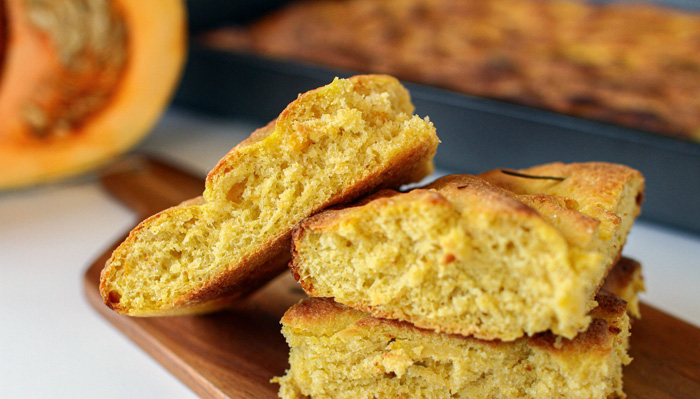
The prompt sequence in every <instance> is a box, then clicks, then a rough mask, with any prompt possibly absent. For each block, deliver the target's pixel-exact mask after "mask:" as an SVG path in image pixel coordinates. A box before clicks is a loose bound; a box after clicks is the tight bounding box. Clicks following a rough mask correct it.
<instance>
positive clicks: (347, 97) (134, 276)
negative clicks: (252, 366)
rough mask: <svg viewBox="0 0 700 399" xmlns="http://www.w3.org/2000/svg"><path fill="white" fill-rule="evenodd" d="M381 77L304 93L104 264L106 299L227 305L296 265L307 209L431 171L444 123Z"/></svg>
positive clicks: (148, 305)
mask: <svg viewBox="0 0 700 399" xmlns="http://www.w3.org/2000/svg"><path fill="white" fill-rule="evenodd" d="M413 110H414V108H413V105H412V103H411V100H410V97H409V93H408V91H407V90H406V89H405V88H404V87H403V86H402V85H401V84H400V83H399V82H398V81H397V80H396V79H394V78H392V77H389V76H382V75H367V76H356V77H353V78H350V79H336V80H334V81H333V83H331V84H329V85H327V86H324V87H321V88H319V89H316V90H312V91H309V92H307V93H305V94H302V95H300V96H299V98H298V99H296V100H295V101H294V102H292V103H291V104H290V105H289V106H288V107H287V108H286V109H285V110H284V112H282V114H280V116H279V117H278V118H277V120H276V121H273V122H271V123H270V124H268V125H267V126H265V127H263V128H261V129H258V130H257V131H255V132H253V134H252V135H251V137H250V138H248V139H247V140H245V141H243V142H242V143H241V144H239V145H237V146H236V147H234V148H233V149H232V150H231V151H230V152H229V153H228V154H227V155H226V156H224V157H223V158H222V159H221V161H220V162H219V163H218V164H217V165H216V167H215V168H214V169H213V170H212V171H211V172H210V173H209V175H208V176H207V180H206V189H205V191H204V194H203V197H201V198H199V199H195V200H193V201H188V202H186V203H183V204H181V205H179V206H176V207H173V208H170V209H168V210H165V211H163V212H161V213H159V214H157V215H154V216H152V217H150V218H148V219H146V220H145V221H143V222H142V223H140V224H139V225H138V226H137V227H136V228H135V229H134V230H133V231H132V232H131V234H129V236H128V238H127V239H126V240H125V241H124V242H123V243H122V244H121V245H120V246H119V247H118V248H117V249H116V250H115V251H114V253H113V254H112V257H111V258H110V259H109V261H108V262H107V264H106V266H105V268H104V270H103V271H102V276H101V282H100V292H101V294H102V296H103V298H104V301H105V304H106V305H107V306H109V307H111V308H112V309H114V310H116V311H117V312H120V313H125V314H129V315H137V316H162V315H177V314H188V313H195V312H204V311H210V310H214V309H217V308H219V307H221V306H223V305H224V304H226V303H228V302H230V301H231V300H232V299H235V298H238V297H241V296H243V295H246V294H248V293H250V292H252V291H253V290H255V289H256V288H258V287H259V286H261V285H262V284H264V283H265V282H267V281H268V280H270V279H271V278H272V277H274V276H275V275H277V274H279V273H280V272H282V271H283V270H285V268H286V265H287V263H288V261H289V245H290V234H291V231H292V229H293V227H294V225H295V224H296V223H297V222H299V221H300V220H301V219H303V218H305V217H307V216H309V215H311V214H313V213H316V212H318V211H320V210H322V209H323V208H325V207H327V206H330V205H333V204H337V203H342V202H346V201H351V200H353V199H355V198H358V197H360V196H362V195H365V194H368V193H369V192H371V191H373V190H375V189H378V188H386V187H399V186H400V185H402V184H405V183H409V182H414V181H417V180H420V179H421V178H423V177H424V176H426V175H427V174H429V173H431V171H432V157H433V155H434V154H435V150H436V147H437V144H438V138H437V136H436V134H435V128H434V127H433V125H432V124H431V123H430V122H429V121H428V120H427V119H421V118H419V117H418V116H415V115H413Z"/></svg>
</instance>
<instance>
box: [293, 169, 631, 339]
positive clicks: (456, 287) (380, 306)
mask: <svg viewBox="0 0 700 399" xmlns="http://www.w3.org/2000/svg"><path fill="white" fill-rule="evenodd" d="M544 170H545V171H546V172H548V173H549V172H551V173H554V172H560V173H559V174H558V175H557V176H559V177H565V179H564V180H563V181H559V180H553V181H547V182H544V183H542V182H540V181H539V180H537V181H536V182H535V183H531V181H533V179H527V178H523V177H519V178H518V179H522V180H524V182H522V183H520V184H521V186H522V187H520V188H521V189H520V190H518V191H515V192H513V191H509V190H506V189H505V188H504V187H505V186H506V182H507V181H504V182H502V181H500V180H498V179H497V178H496V177H494V176H492V174H486V175H485V176H486V179H484V178H480V177H476V176H470V175H453V176H446V177H444V178H441V179H439V180H437V181H435V182H434V183H432V184H430V185H428V186H426V187H424V188H421V189H414V190H412V191H410V192H407V193H397V192H393V191H390V190H385V191H383V192H381V193H378V194H376V195H375V196H373V197H371V198H369V199H366V200H365V201H363V202H362V203H360V204H358V205H354V206H349V207H345V208H343V209H333V210H327V211H325V212H322V213H320V214H318V215H315V216H313V217H311V218H308V219H306V220H304V221H303V222H302V223H300V224H299V226H298V227H297V229H296V230H295V232H294V235H293V240H294V244H293V259H292V264H291V269H292V272H293V274H294V276H295V278H296V279H297V281H299V282H300V283H301V285H302V287H303V288H304V290H305V291H306V292H307V293H308V294H309V295H311V296H317V297H332V298H335V300H336V301H337V302H339V303H343V304H345V305H348V306H351V307H354V308H357V309H362V310H364V311H367V312H370V313H372V314H373V315H374V316H376V317H385V318H391V319H398V320H406V321H409V322H411V323H414V324H415V325H417V326H419V327H422V328H429V329H433V330H436V331H445V332H449V333H458V334H463V335H474V336H476V337H478V338H483V339H501V340H508V341H510V340H514V339H517V338H519V337H521V336H523V335H533V334H535V333H538V332H542V331H546V330H551V331H553V332H554V333H555V334H557V335H561V336H565V337H568V338H572V337H574V336H575V335H576V334H577V333H578V332H579V331H581V330H582V329H584V328H585V327H586V326H587V325H588V323H589V322H590V317H589V316H588V313H589V311H590V310H591V309H592V308H593V307H594V306H595V301H594V296H595V293H596V291H597V290H598V287H599V286H600V285H601V284H602V282H603V279H604V278H605V276H606V274H607V273H608V271H609V269H610V268H611V267H612V265H613V264H614V263H615V262H616V261H617V260H618V259H619V256H620V251H621V250H622V245H623V244H624V241H625V238H626V235H627V232H628V230H629V227H630V226H631V224H632V221H633V220H634V218H635V217H636V216H637V214H638V213H639V201H638V197H639V196H641V193H642V192H643V187H644V186H643V178H642V177H641V175H640V174H639V172H637V171H635V170H633V169H631V168H627V167H622V166H619V165H612V164H601V163H589V164H572V165H568V166H562V165H560V166H558V167H556V168H555V167H552V168H551V169H550V168H544ZM538 171H539V170H538V169H534V171H532V170H531V172H532V173H535V172H538ZM499 173H500V172H499ZM514 178H515V177H514ZM568 179H571V181H573V182H575V183H576V185H577V186H576V187H568V186H569V183H567V182H566V181H567V180H568ZM488 180H490V181H494V182H495V183H496V184H493V183H490V182H489V181H488ZM584 182H587V184H588V186H586V184H584ZM531 184H534V185H535V187H534V188H533V187H530V185H531ZM499 185H500V186H503V187H499ZM557 185H561V186H564V188H563V189H561V190H558V191H557V189H556V188H555V187H556V186H557ZM567 187H568V188H567ZM507 188H512V187H507ZM525 188H529V189H530V190H529V191H528V190H526V189H525Z"/></svg>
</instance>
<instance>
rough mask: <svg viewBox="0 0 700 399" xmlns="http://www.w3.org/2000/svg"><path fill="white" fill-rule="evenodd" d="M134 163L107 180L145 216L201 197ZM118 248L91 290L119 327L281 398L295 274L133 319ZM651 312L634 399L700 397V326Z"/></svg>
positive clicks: (195, 380)
mask: <svg viewBox="0 0 700 399" xmlns="http://www.w3.org/2000/svg"><path fill="white" fill-rule="evenodd" d="M129 162H130V163H127V164H126V166H124V165H121V166H119V167H116V168H115V169H113V170H112V171H110V172H108V174H107V175H105V178H104V179H103V182H104V183H105V186H106V187H108V191H110V192H112V193H113V194H114V195H116V196H117V198H120V199H121V200H123V201H124V202H125V203H127V205H129V206H131V207H133V208H134V209H135V210H137V212H138V213H139V215H141V216H142V217H146V216H149V215H150V214H153V213H155V212H157V211H159V210H161V209H164V208H166V207H168V206H172V205H174V204H177V203H179V202H181V201H183V200H185V199H188V198H191V197H195V196H197V195H200V194H201V191H202V188H203V183H202V179H201V178H197V177H193V176H192V175H189V174H187V173H184V172H181V171H178V170H177V169H175V168H172V167H170V166H168V165H166V164H163V163H160V162H157V161H153V160H150V159H147V158H145V159H140V160H138V161H133V160H132V161H129ZM117 244H118V243H117ZM117 244H115V247H116V245H117ZM110 254H111V249H110V250H109V251H107V252H105V253H104V254H103V255H102V256H100V257H99V258H98V259H96V260H95V262H94V263H93V264H92V265H90V267H89V268H88V269H87V271H86V273H85V281H84V283H85V284H84V287H85V293H86V296H87V299H88V300H89V302H90V303H91V304H92V305H93V307H94V308H95V309H96V310H97V311H98V312H99V313H100V314H101V315H103V316H104V317H105V318H106V319H107V320H108V321H110V322H111V323H112V324H113V325H114V326H115V327H117V328H118V329H120V330H121V331H122V332H123V333H124V334H126V335H127V336H128V337H129V338H130V339H132V340H133V341H134V342H135V343H136V344H138V345H139V346H140V347H141V348H143V350H144V351H146V352H147V353H148V354H150V355H151V356H153V358H155V359H156V360H157V361H158V362H160V363H161V364H162V365H163V366H164V367H165V368H166V369H168V370H169V371H170V372H171V373H173V374H174V375H175V376H176V377H177V378H179V379H180V380H182V381H183V382H184V383H185V384H187V385H188V386H189V387H190V388H191V389H192V390H193V391H194V392H195V393H196V394H198V395H200V396H202V397H205V398H245V399H267V398H276V397H277V388H278V387H277V385H275V384H271V383H270V382H269V381H270V379H271V378H272V377H274V376H279V375H282V374H284V372H285V369H286V368H287V365H288V364H287V355H288V347H287V345H286V343H285V342H284V338H283V337H282V335H281V333H280V325H279V320H280V318H281V317H282V314H283V313H284V312H285V310H286V309H287V308H289V306H291V305H292V304H294V303H296V302H297V301H298V300H299V299H301V298H302V297H303V296H304V293H303V292H302V291H301V289H300V288H299V287H298V285H297V284H296V282H295V281H294V280H293V279H292V278H291V276H290V275H289V273H285V274H284V275H282V276H280V277H278V278H277V279H276V280H274V281H272V282H271V283H270V284H268V285H267V286H265V287H264V288H263V289H261V290H260V291H258V292H257V293H256V294H255V295H253V296H251V297H250V298H248V299H247V300H245V301H243V302H241V303H239V304H237V305H236V306H235V308H231V309H229V310H226V311H223V312H219V313H216V314H213V315H207V316H185V317H171V318H133V317H127V316H122V315H119V314H116V313H114V312H112V311H111V310H110V309H108V308H107V307H106V306H105V305H104V304H103V302H102V298H101V297H100V294H99V291H98V285H99V275H100V271H101V269H102V266H103V265H104V263H105V261H106V260H107V258H108V257H109V255H110ZM641 261H643V259H641ZM641 310H642V319H641V320H637V321H635V322H634V324H633V326H632V339H631V349H630V354H631V356H632V357H633V358H634V361H633V362H632V364H630V365H629V366H627V367H625V370H624V373H625V377H624V378H625V380H624V381H625V392H627V394H628V397H629V398H630V399H693V398H700V329H698V328H696V327H694V326H692V325H690V324H687V323H685V322H683V321H681V320H678V319H676V318H674V317H672V316H669V315H667V314H665V313H663V312H661V311H659V310H657V309H654V308H653V307H651V306H648V305H645V304H642V305H641ZM125 366H126V365H125Z"/></svg>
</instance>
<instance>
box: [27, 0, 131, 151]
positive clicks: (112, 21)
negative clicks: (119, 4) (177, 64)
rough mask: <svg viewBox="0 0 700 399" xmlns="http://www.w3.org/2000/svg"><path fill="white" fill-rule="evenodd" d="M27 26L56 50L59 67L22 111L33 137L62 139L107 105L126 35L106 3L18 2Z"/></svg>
mask: <svg viewBox="0 0 700 399" xmlns="http://www.w3.org/2000/svg"><path fill="white" fill-rule="evenodd" d="M24 1H25V7H26V10H27V16H28V20H29V23H30V24H31V25H32V26H33V27H34V28H35V29H37V30H39V31H40V32H42V33H43V34H45V35H46V37H47V39H48V40H50V42H51V44H52V45H53V47H54V48H55V49H56V54H57V56H58V62H59V64H60V67H59V68H58V72H57V73H55V74H51V76H46V77H45V78H44V80H43V81H41V82H39V84H38V85H37V89H36V90H35V92H34V93H33V94H32V96H31V97H30V98H29V99H28V101H27V102H26V103H25V105H24V107H23V109H22V116H23V118H24V120H25V121H26V122H27V125H28V126H29V128H30V130H31V131H32V133H33V134H34V135H35V136H36V137H37V138H49V137H60V136H67V135H69V134H71V133H75V132H77V131H78V130H79V128H80V126H81V124H82V123H84V122H85V121H86V120H87V119H88V118H89V117H90V116H91V115H94V114H95V113H97V112H98V111H99V110H100V109H102V108H103V107H104V106H106V105H107V103H108V102H109V100H110V97H111V95H112V93H114V92H115V88H116V86H117V85H118V84H119V81H120V79H121V76H122V73H123V71H124V68H125V65H126V61H127V60H126V58H127V52H126V50H127V31H126V26H125V24H124V19H123V17H122V15H121V13H120V12H119V10H118V9H117V8H116V7H115V5H114V4H113V2H112V1H110V0H61V1H55V0H24Z"/></svg>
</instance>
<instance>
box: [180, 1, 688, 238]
mask: <svg viewBox="0 0 700 399" xmlns="http://www.w3.org/2000/svg"><path fill="white" fill-rule="evenodd" d="M674 3H676V2H674ZM680 3H683V2H680ZM681 5H683V4H681ZM699 6H700V5H699ZM353 74H355V73H353V72H352V71H345V70H339V69H335V68H328V67H323V66H318V65H311V64H307V63H302V62H293V61H280V60H275V59H271V58H266V57H263V56H257V55H251V54H237V53H232V52H227V51H221V50H216V49H212V48H208V47H205V46H203V45H200V44H197V43H195V42H193V44H192V47H191V49H190V55H189V60H188V64H187V67H186V70H185V72H184V76H183V80H182V83H181V86H180V88H179V91H178V93H177V95H176V98H175V105H176V106H180V107H186V108H188V109H192V110H196V111H200V112H203V113H207V114H211V115H216V116H219V117H231V118H246V119H250V120H255V121H258V122H259V123H265V122H268V121H269V120H271V119H273V118H275V117H276V116H277V115H278V114H279V113H280V112H281V111H282V109H284V107H285V106H286V105H287V104H288V103H289V102H291V101H293V100H294V99H295V98H296V97H297V95H298V94H299V93H302V92H305V91H307V90H310V89H313V88H316V87H319V86H322V85H325V84H328V83H329V82H330V81H331V80H332V79H333V78H334V77H336V76H339V77H347V76H351V75H353ZM405 84H406V86H407V87H408V88H409V90H410V92H411V95H412V98H413V100H414V103H415V105H416V112H417V113H418V114H419V115H421V116H425V115H428V116H429V117H430V119H431V121H433V122H434V123H435V126H436V128H437V132H438V136H439V137H440V139H441V141H442V143H441V144H440V146H439V147H438V152H437V155H436V158H435V161H436V164H437V165H438V167H440V168H443V169H446V170H449V171H453V172H457V173H478V172H481V171H485V170H488V169H494V168H524V167H528V166H532V165H536V164H540V163H546V162H554V161H562V162H584V161H608V162H615V163H622V164H626V165H629V166H632V167H634V168H636V169H638V170H640V171H641V172H642V173H643V174H644V176H645V178H646V180H647V191H646V199H645V202H644V205H643V207H642V217H643V218H644V219H647V220H652V221H655V222H661V223H664V224H667V225H670V226H673V227H676V228H681V229H684V230H688V231H692V232H694V233H697V234H700V203H698V200H697V199H698V198H700V144H698V143H694V142H687V141H681V140H678V139H674V138H670V137H664V136H660V135H656V134H651V133H646V132H642V131H638V130H634V129H629V128H624V127H620V126H615V125H609V124H605V123H600V122H595V121H590V120H586V119H581V118H576V117H571V116H566V115H561V114H556V113H552V112H548V111H543V110H539V109H534V108H528V107H525V106H520V105H515V104H510V103H505V102H500V101H496V100H490V99H484V98H478V97H474V96H470V95H466V94H462V93H457V92H452V91H448V90H442V89H437V88H434V87H429V86H425V85H420V84H413V83H405Z"/></svg>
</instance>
